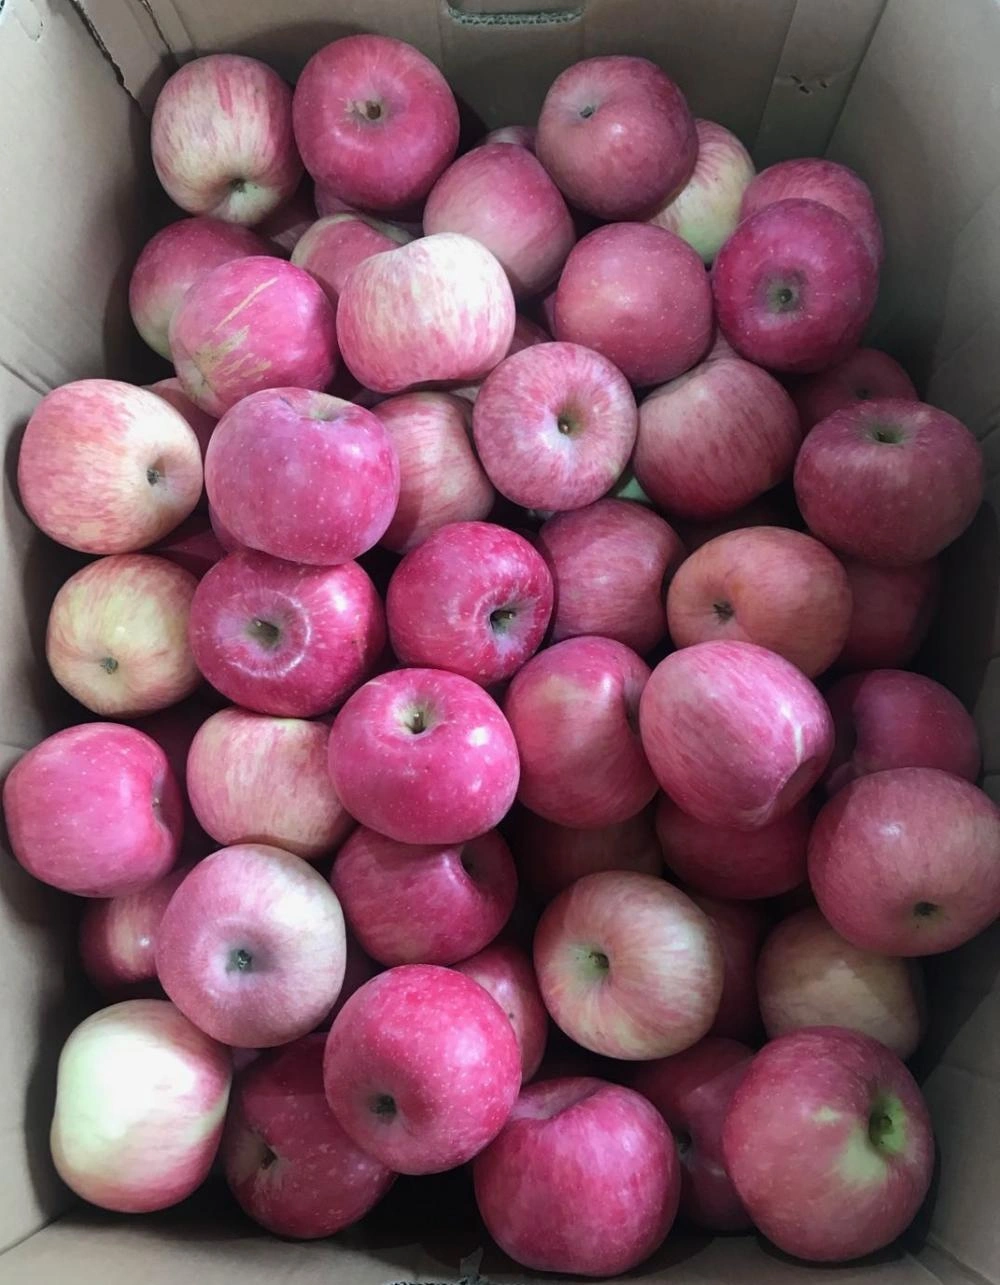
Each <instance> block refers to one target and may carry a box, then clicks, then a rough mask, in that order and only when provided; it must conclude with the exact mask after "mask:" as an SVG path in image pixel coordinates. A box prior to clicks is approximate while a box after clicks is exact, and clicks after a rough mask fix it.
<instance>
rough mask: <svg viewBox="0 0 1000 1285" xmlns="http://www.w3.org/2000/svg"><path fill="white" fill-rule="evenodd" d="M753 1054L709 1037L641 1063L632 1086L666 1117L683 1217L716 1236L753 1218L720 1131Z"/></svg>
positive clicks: (745, 1226) (738, 1228) (742, 1227)
mask: <svg viewBox="0 0 1000 1285" xmlns="http://www.w3.org/2000/svg"><path fill="white" fill-rule="evenodd" d="M752 1057H753V1051H752V1050H751V1049H749V1048H747V1046H746V1045H745V1044H740V1043H738V1042H737V1041H736V1040H730V1039H723V1038H722V1037H720V1036H717V1035H707V1036H706V1037H705V1038H704V1039H703V1040H699V1041H698V1043H697V1044H693V1045H692V1046H691V1048H689V1049H684V1050H683V1052H681V1053H675V1054H674V1055H673V1057H665V1058H660V1059H658V1060H657V1061H655V1062H646V1063H643V1064H642V1065H641V1066H639V1067H638V1068H637V1069H636V1073H635V1075H634V1076H633V1077H632V1081H631V1086H632V1088H633V1089H635V1090H636V1092H637V1093H641V1094H642V1096H643V1097H644V1098H647V1099H648V1100H649V1101H650V1102H651V1103H652V1104H653V1106H654V1107H656V1109H657V1111H659V1113H660V1115H662V1116H663V1118H664V1120H665V1121H666V1123H667V1125H668V1127H669V1128H670V1130H671V1132H672V1133H673V1135H674V1141H675V1142H676V1144H677V1151H678V1154H679V1155H680V1161H681V1201H680V1212H681V1214H682V1215H683V1216H684V1217H685V1218H687V1219H688V1221H689V1222H691V1223H693V1224H694V1225H695V1226H696V1227H701V1228H704V1229H705V1230H706V1231H713V1232H734V1231H747V1230H749V1228H750V1219H749V1218H748V1216H747V1211H746V1210H745V1209H744V1208H743V1204H742V1202H741V1200H740V1198H739V1196H737V1194H736V1191H735V1189H734V1187H733V1184H732V1182H731V1181H730V1180H729V1175H728V1174H727V1173H726V1166H725V1162H724V1160H723V1158H722V1126H723V1121H724V1120H725V1118H726V1111H727V1109H728V1107H729V1103H730V1101H731V1099H732V1096H733V1094H734V1093H735V1092H736V1089H737V1087H738V1086H739V1084H740V1083H741V1082H742V1080H743V1077H744V1076H745V1075H746V1073H747V1070H748V1069H749V1066H750V1061H751V1059H752Z"/></svg>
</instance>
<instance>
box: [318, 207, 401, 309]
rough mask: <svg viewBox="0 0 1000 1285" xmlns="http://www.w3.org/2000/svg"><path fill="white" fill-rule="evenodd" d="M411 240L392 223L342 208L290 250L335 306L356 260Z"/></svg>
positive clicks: (355, 265)
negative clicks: (340, 211)
mask: <svg viewBox="0 0 1000 1285" xmlns="http://www.w3.org/2000/svg"><path fill="white" fill-rule="evenodd" d="M412 240H413V238H412V237H411V236H410V234H409V233H408V232H404V231H403V229H402V228H400V227H397V226H396V225H395V223H386V222H384V221H383V220H381V219H376V218H373V217H372V216H371V215H369V214H358V213H357V212H356V211H353V210H345V211H343V212H342V213H339V214H328V215H327V216H326V217H325V218H322V219H319V220H318V221H317V222H316V223H314V224H313V225H312V226H311V227H310V228H309V229H308V231H306V232H305V233H304V234H303V235H302V237H301V238H300V239H299V241H298V243H297V244H296V246H295V249H294V250H293V251H292V262H293V263H294V264H296V265H297V266H298V267H300V268H305V270H306V272H308V273H310V274H311V275H312V276H314V277H315V278H316V280H317V281H318V282H319V283H320V285H321V286H322V287H323V289H324V290H325V291H326V297H327V298H328V299H329V300H330V302H331V303H332V304H333V306H334V308H336V306H337V301H338V300H339V298H340V292H341V291H342V290H343V288H344V282H345V281H346V280H347V278H348V277H349V276H350V274H351V273H352V272H353V271H354V269H355V268H356V267H357V266H358V264H359V263H363V262H364V260H365V259H370V258H371V257H372V255H373V254H381V253H382V252H383V250H395V249H396V247H397V246H400V245H406V244H407V242H408V241H412Z"/></svg>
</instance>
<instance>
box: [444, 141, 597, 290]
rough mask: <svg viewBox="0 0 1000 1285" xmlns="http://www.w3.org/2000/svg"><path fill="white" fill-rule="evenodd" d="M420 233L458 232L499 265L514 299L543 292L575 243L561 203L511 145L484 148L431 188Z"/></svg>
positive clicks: (538, 167) (535, 166)
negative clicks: (478, 246)
mask: <svg viewBox="0 0 1000 1285" xmlns="http://www.w3.org/2000/svg"><path fill="white" fill-rule="evenodd" d="M423 223H424V231H425V233H427V235H428V236H432V235H433V234H434V233H435V232H460V233H462V235H463V236H470V237H472V238H473V239H474V240H476V241H479V242H480V243H481V244H482V245H484V246H485V247H486V248H487V250H489V251H490V253H491V254H493V255H495V256H496V258H497V259H498V260H499V262H500V265H501V267H502V268H503V270H504V272H506V273H507V279H508V281H509V282H510V285H511V289H512V290H513V292H514V298H515V299H524V298H530V297H531V296H533V295H536V294H539V293H540V292H541V291H542V290H544V289H546V287H547V286H550V285H551V284H552V283H553V281H555V279H556V278H557V277H558V275H559V272H560V270H561V268H562V266H563V264H564V263H565V262H566V256H567V255H568V254H569V252H570V250H572V248H573V245H574V243H575V241H576V229H575V228H574V226H573V219H572V216H571V215H570V212H569V210H568V209H567V208H566V202H565V201H564V200H563V199H562V196H561V195H560V194H559V189H558V188H557V187H556V185H555V183H553V182H552V180H551V179H550V178H549V176H548V174H547V173H546V171H545V169H544V168H543V167H542V164H541V162H540V161H538V160H536V159H535V156H534V153H533V152H531V151H529V149H528V148H526V147H522V146H519V145H518V144H516V143H485V144H481V145H480V146H479V147H476V148H473V150H472V151H471V152H467V153H466V154H465V156H460V157H459V158H458V160H457V161H454V162H453V163H452V164H451V165H449V167H448V168H447V169H446V170H445V172H444V173H443V174H442V175H441V177H440V178H439V179H438V181H437V182H436V183H435V184H434V186H433V188H431V192H430V195H429V196H428V198H427V204H426V205H425V207H424V219H423Z"/></svg>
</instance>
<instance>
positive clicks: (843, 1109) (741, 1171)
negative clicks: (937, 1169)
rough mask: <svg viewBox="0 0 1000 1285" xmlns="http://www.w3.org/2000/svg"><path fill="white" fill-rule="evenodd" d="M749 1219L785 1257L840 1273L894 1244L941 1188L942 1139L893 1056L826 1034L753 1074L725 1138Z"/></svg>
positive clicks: (817, 1032)
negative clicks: (937, 1179)
mask: <svg viewBox="0 0 1000 1285" xmlns="http://www.w3.org/2000/svg"><path fill="white" fill-rule="evenodd" d="M722 1150H723V1157H724V1159H725V1164H726V1169H727V1171H728V1173H729V1176H730V1178H731V1179H732V1182H733V1186H734V1187H735V1188H736V1192H737V1194H738V1196H739V1197H740V1199H741V1200H742V1201H743V1204H744V1205H745V1206H746V1210H747V1213H748V1214H749V1215H750V1218H751V1219H752V1221H753V1222H754V1224H755V1225H756V1227H757V1228H758V1229H759V1230H760V1231H761V1232H763V1234H764V1235H765V1236H766V1237H767V1238H768V1240H770V1241H772V1242H773V1243H774V1244H775V1245H777V1247H778V1248H779V1249H782V1250H784V1251H785V1253H787V1254H794V1255H795V1256H796V1257H798V1258H805V1259H808V1260H810V1261H812V1262H841V1261H843V1260H845V1259H850V1258H860V1257H861V1256H862V1255H864V1254H871V1253H874V1252H875V1251H876V1250H879V1249H883V1248H884V1247H885V1246H886V1245H889V1244H891V1243H892V1242H893V1241H894V1240H895V1239H896V1237H897V1236H899V1235H900V1233H901V1232H903V1231H905V1230H906V1228H907V1227H908V1226H909V1224H910V1223H911V1222H912V1221H913V1217H914V1215H915V1214H916V1212H917V1210H918V1209H919V1208H920V1205H921V1204H922V1202H923V1199H924V1197H925V1196H926V1194H927V1189H928V1187H929V1186H930V1180H931V1172H932V1170H933V1167H934V1135H933V1131H932V1128H931V1121H930V1116H929V1114H928V1111H927V1105H926V1103H925V1102H924V1099H923V1097H922V1095H921V1092H920V1089H919V1088H918V1087H917V1084H916V1081H915V1080H914V1079H913V1076H912V1075H910V1073H909V1071H908V1070H907V1069H906V1067H905V1066H904V1065H903V1063H902V1062H901V1061H900V1060H899V1058H898V1057H896V1055H895V1054H894V1053H891V1052H890V1051H889V1049H887V1048H886V1047H885V1045H883V1044H880V1043H879V1042H878V1041H877V1040H873V1039H871V1038H870V1037H869V1036H867V1035H859V1034H858V1033H857V1032H856V1031H845V1030H840V1029H838V1028H836V1027H829V1026H820V1027H812V1028H811V1029H809V1030H804V1031H796V1032H794V1033H793V1034H790V1035H784V1036H782V1037H781V1038H780V1039H777V1040H774V1041H773V1042H772V1043H770V1044H768V1045H767V1047H766V1048H765V1049H763V1050H762V1051H761V1052H760V1053H758V1054H757V1056H756V1057H755V1058H754V1060H753V1061H752V1062H751V1063H750V1068H749V1070H748V1071H747V1073H746V1075H745V1076H744V1077H743V1080H742V1082H741V1083H740V1084H739V1086H738V1087H737V1089H736V1092H735V1093H734V1094H733V1097H732V1099H731V1101H730V1104H729V1110H728V1112H727V1113H726V1120H725V1125H724V1126H723V1133H722Z"/></svg>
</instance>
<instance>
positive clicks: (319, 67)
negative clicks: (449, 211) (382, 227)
mask: <svg viewBox="0 0 1000 1285" xmlns="http://www.w3.org/2000/svg"><path fill="white" fill-rule="evenodd" d="M293 114H294V120H295V139H296V142H297V143H298V145H299V150H300V152H301V153H302V159H303V161H304V162H305V166H306V169H307V170H308V171H309V173H310V174H311V175H312V176H313V178H314V179H315V180H316V182H317V183H318V184H320V185H322V186H323V187H324V188H327V189H329V190H331V191H332V192H334V193H335V194H336V195H337V196H338V197H340V198H341V200H343V201H346V202H347V203H348V204H350V205H358V206H361V207H362V208H364V209H370V210H399V209H401V208H404V207H405V206H408V205H412V204H413V203H414V202H417V201H420V200H422V199H423V198H424V197H425V196H426V195H427V193H428V192H429V191H430V189H431V187H432V185H433V183H434V180H435V179H436V178H437V177H438V175H439V174H440V173H441V172H442V170H443V169H444V168H445V166H446V165H447V164H448V163H449V162H450V161H451V159H452V157H453V156H454V155H455V150H456V148H457V147H458V106H457V105H456V103H455V96H454V95H453V94H452V92H451V89H450V88H449V86H448V82H447V81H446V80H445V78H444V76H442V75H441V73H440V71H438V69H437V67H435V66H434V64H433V63H432V62H431V60H430V59H429V58H427V57H425V56H424V55H423V54H422V53H421V52H420V51H419V50H418V49H414V47H413V46H412V45H410V44H407V43H406V42H405V41H402V40H393V39H391V38H390V37H389V36H376V35H358V36H346V37H344V38H343V39H341V40H334V41H333V42H332V43H331V44H328V45H325V46H324V47H323V48H322V49H320V50H319V52H318V53H315V54H313V56H312V57H311V58H310V59H309V61H308V62H307V63H306V65H305V68H304V70H303V72H302V75H301V76H300V77H299V79H298V83H297V85H296V87H295V101H294V105H293Z"/></svg>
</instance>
